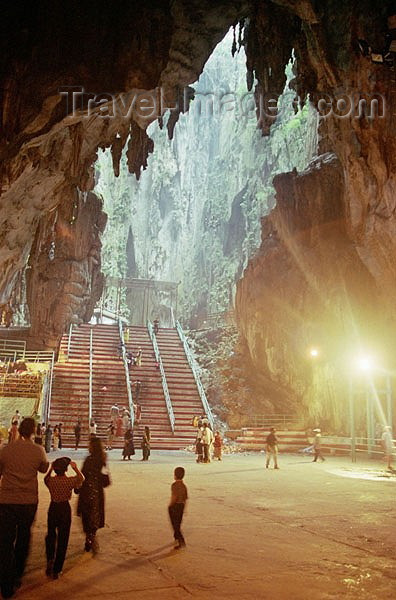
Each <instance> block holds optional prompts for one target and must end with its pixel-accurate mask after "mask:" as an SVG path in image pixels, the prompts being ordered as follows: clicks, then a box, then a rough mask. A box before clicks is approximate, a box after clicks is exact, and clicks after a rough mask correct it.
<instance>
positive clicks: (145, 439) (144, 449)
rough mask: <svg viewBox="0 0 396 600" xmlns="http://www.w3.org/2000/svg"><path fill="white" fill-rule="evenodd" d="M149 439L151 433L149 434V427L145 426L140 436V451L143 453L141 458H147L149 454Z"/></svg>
mask: <svg viewBox="0 0 396 600" xmlns="http://www.w3.org/2000/svg"><path fill="white" fill-rule="evenodd" d="M150 440H151V435H150V427H147V425H146V427H145V428H144V433H143V438H142V453H143V458H142V460H148V459H149V456H150Z"/></svg>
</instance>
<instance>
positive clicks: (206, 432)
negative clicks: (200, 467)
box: [201, 423, 213, 463]
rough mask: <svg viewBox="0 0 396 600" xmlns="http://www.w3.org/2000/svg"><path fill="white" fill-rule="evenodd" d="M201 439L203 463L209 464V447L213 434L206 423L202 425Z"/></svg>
mask: <svg viewBox="0 0 396 600" xmlns="http://www.w3.org/2000/svg"><path fill="white" fill-rule="evenodd" d="M201 438H202V445H203V455H204V463H210V445H211V444H212V442H213V432H212V430H211V429H210V427H209V426H208V425H207V424H206V423H204V424H203V429H202V436H201Z"/></svg>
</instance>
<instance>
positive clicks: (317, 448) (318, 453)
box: [312, 428, 325, 462]
mask: <svg viewBox="0 0 396 600" xmlns="http://www.w3.org/2000/svg"><path fill="white" fill-rule="evenodd" d="M313 432H314V434H315V437H314V443H313V447H314V453H315V455H314V459H313V461H312V462H317V460H318V458H320V460H321V461H322V462H324V461H325V459H324V457H323V455H322V449H321V446H322V435H321V431H320V429H319V428H318V429H314V430H313Z"/></svg>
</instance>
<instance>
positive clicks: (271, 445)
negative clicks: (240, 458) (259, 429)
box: [265, 427, 279, 469]
mask: <svg viewBox="0 0 396 600" xmlns="http://www.w3.org/2000/svg"><path fill="white" fill-rule="evenodd" d="M275 433H276V429H275V427H271V429H270V433H269V435H267V439H266V440H265V444H266V446H265V452H266V455H267V460H266V463H265V468H266V469H268V467H269V466H270V462H271V457H272V460H273V461H274V469H279V467H278V438H277V437H276V435H275Z"/></svg>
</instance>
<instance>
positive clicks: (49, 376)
mask: <svg viewBox="0 0 396 600" xmlns="http://www.w3.org/2000/svg"><path fill="white" fill-rule="evenodd" d="M37 354H39V352H38V353H37ZM50 354H51V355H52V356H51V362H50V366H49V370H48V371H47V373H46V375H45V377H44V383H43V397H44V406H43V411H42V412H43V414H42V418H43V421H44V422H45V423H48V422H49V419H50V414H51V398H52V383H53V377H54V353H53V352H51V353H50ZM37 360H38V361H39V360H40V358H39V357H38V359H37Z"/></svg>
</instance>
